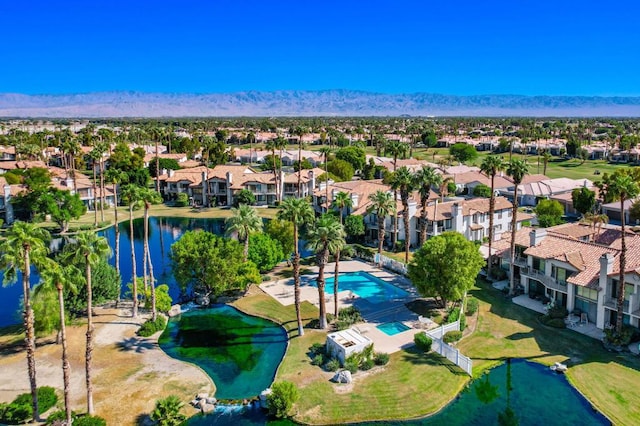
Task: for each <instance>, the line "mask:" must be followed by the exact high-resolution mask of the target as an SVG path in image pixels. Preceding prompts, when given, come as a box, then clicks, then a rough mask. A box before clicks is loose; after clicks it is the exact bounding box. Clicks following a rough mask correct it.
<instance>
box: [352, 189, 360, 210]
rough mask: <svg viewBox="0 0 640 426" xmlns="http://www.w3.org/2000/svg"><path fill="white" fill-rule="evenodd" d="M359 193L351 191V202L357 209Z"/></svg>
mask: <svg viewBox="0 0 640 426" xmlns="http://www.w3.org/2000/svg"><path fill="white" fill-rule="evenodd" d="M358 198H359V196H358V194H356V193H355V192H352V193H351V203H352V204H353V209H354V210H355V209H357V208H358Z"/></svg>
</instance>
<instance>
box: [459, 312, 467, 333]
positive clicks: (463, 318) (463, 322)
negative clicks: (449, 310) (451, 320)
mask: <svg viewBox="0 0 640 426" xmlns="http://www.w3.org/2000/svg"><path fill="white" fill-rule="evenodd" d="M465 328H467V317H466V316H465V315H462V316H461V317H460V330H464V329H465Z"/></svg>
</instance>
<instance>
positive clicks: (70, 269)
mask: <svg viewBox="0 0 640 426" xmlns="http://www.w3.org/2000/svg"><path fill="white" fill-rule="evenodd" d="M78 275H79V271H78V270H77V269H76V267H75V266H73V265H69V266H62V265H61V264H59V263H58V262H55V261H53V260H50V261H49V262H47V264H46V266H45V267H44V268H43V270H42V271H41V273H40V279H41V281H40V284H39V285H38V288H39V289H45V288H50V287H55V289H56V291H57V293H58V309H59V316H60V343H61V344H62V383H63V394H64V410H65V414H66V420H67V423H66V424H68V425H70V424H71V416H72V412H71V401H70V397H69V389H70V385H69V381H70V373H71V366H70V364H69V355H68V353H67V349H68V348H67V328H66V323H65V310H64V292H65V290H67V291H70V292H72V293H76V292H77V288H76V279H77V277H78Z"/></svg>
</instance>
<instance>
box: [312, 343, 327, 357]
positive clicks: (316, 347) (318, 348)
mask: <svg viewBox="0 0 640 426" xmlns="http://www.w3.org/2000/svg"><path fill="white" fill-rule="evenodd" d="M309 352H310V353H311V354H312V355H318V354H324V353H325V345H324V343H314V344H313V345H311V348H309Z"/></svg>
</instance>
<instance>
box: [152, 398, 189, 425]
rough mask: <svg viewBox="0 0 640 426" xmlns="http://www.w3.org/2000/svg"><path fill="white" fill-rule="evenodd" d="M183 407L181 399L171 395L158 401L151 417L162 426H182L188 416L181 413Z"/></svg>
mask: <svg viewBox="0 0 640 426" xmlns="http://www.w3.org/2000/svg"><path fill="white" fill-rule="evenodd" d="M183 405H184V404H183V403H182V401H180V398H178V397H177V396H175V395H169V396H168V397H166V398H163V399H159V400H157V401H156V407H155V408H154V409H153V411H152V412H151V415H150V416H149V417H151V420H153V421H155V422H156V424H158V425H160V426H178V425H181V424H182V423H183V422H184V421H185V420H186V419H187V416H185V415H184V414H182V413H181V412H180V409H181V408H182V406H183Z"/></svg>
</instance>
